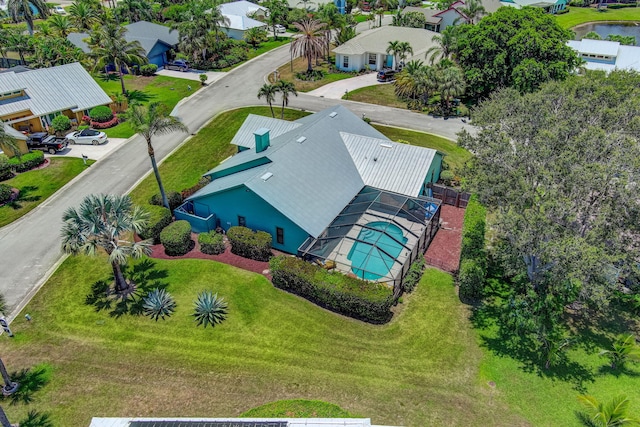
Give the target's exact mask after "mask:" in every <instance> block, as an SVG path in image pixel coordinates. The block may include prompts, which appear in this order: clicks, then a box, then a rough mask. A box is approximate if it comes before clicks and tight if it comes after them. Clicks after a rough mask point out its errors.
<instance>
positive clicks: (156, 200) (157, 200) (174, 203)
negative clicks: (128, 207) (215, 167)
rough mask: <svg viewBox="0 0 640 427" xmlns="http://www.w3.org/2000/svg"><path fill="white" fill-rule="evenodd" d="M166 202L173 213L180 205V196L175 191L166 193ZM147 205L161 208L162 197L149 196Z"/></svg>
mask: <svg viewBox="0 0 640 427" xmlns="http://www.w3.org/2000/svg"><path fill="white" fill-rule="evenodd" d="M167 200H168V201H169V208H170V209H171V212H173V211H174V210H175V208H177V207H178V206H180V205H181V204H182V195H181V194H180V193H178V192H177V191H169V192H168V193H167ZM149 203H151V204H152V205H157V206H162V196H160V193H157V194H154V195H153V196H151V199H150V200H149Z"/></svg>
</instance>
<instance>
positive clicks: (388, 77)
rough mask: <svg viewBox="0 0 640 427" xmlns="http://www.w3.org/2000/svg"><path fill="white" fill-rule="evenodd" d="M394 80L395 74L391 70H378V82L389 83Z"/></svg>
mask: <svg viewBox="0 0 640 427" xmlns="http://www.w3.org/2000/svg"><path fill="white" fill-rule="evenodd" d="M395 79H396V72H395V71H393V70H380V71H378V81H379V82H390V81H392V80H395Z"/></svg>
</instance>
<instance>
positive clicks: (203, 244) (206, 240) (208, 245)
mask: <svg viewBox="0 0 640 427" xmlns="http://www.w3.org/2000/svg"><path fill="white" fill-rule="evenodd" d="M198 243H200V251H201V252H202V253H203V254H208V255H219V254H221V253H223V252H224V250H225V245H224V236H223V235H222V234H221V233H216V232H215V231H209V232H208V233H200V234H199V235H198Z"/></svg>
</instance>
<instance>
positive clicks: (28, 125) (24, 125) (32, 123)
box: [0, 111, 45, 132]
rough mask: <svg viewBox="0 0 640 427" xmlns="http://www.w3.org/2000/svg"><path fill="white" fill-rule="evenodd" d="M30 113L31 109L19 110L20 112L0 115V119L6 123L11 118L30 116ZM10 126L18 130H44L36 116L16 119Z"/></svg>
mask: <svg viewBox="0 0 640 427" xmlns="http://www.w3.org/2000/svg"><path fill="white" fill-rule="evenodd" d="M32 115H33V114H32V113H31V111H21V112H20V113H15V114H8V115H6V116H2V117H0V120H2V121H3V122H5V123H7V122H9V121H11V120H15V119H19V118H20V117H31V116H32ZM11 126H12V127H13V128H14V129H16V130H18V131H20V132H42V131H44V130H45V129H44V127H43V126H42V123H41V122H40V119H39V118H37V117H33V118H31V119H26V120H18V121H16V122H14V123H11Z"/></svg>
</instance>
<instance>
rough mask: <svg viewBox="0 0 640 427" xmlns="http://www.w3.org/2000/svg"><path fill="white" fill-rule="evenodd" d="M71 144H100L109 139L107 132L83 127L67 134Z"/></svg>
mask: <svg viewBox="0 0 640 427" xmlns="http://www.w3.org/2000/svg"><path fill="white" fill-rule="evenodd" d="M67 139H68V140H69V144H93V145H100V144H104V143H105V142H107V141H108V139H107V134H106V133H104V132H100V131H97V130H95V129H83V130H79V131H76V132H71V133H70V134H69V135H67Z"/></svg>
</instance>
